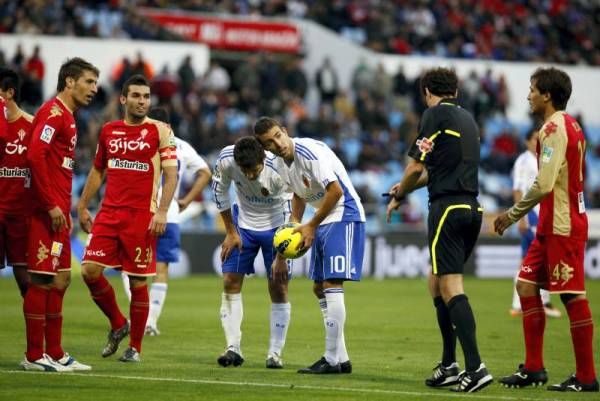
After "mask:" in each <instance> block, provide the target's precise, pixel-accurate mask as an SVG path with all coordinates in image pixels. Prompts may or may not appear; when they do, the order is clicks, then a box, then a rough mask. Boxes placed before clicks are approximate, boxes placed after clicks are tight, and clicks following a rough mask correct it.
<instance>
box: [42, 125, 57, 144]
mask: <svg viewBox="0 0 600 401" xmlns="http://www.w3.org/2000/svg"><path fill="white" fill-rule="evenodd" d="M54 131H55V129H54V127H51V126H49V125H44V128H42V133H41V134H40V139H41V140H42V141H44V142H46V143H50V142H52V137H53V136H54Z"/></svg>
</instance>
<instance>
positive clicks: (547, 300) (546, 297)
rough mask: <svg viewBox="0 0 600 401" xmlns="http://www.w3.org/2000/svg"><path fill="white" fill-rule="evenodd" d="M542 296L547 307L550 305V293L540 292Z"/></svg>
mask: <svg viewBox="0 0 600 401" xmlns="http://www.w3.org/2000/svg"><path fill="white" fill-rule="evenodd" d="M540 295H541V297H542V304H543V305H547V304H549V303H550V293H549V292H548V291H546V290H540Z"/></svg>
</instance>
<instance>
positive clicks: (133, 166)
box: [108, 159, 150, 171]
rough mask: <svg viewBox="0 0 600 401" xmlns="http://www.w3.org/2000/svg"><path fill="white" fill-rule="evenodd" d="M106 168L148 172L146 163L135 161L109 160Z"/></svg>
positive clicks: (148, 167) (148, 168)
mask: <svg viewBox="0 0 600 401" xmlns="http://www.w3.org/2000/svg"><path fill="white" fill-rule="evenodd" d="M108 168H116V169H122V170H133V171H150V165H149V164H148V163H144V162H140V161H137V160H123V159H109V160H108Z"/></svg>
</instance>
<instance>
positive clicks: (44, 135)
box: [27, 113, 64, 210]
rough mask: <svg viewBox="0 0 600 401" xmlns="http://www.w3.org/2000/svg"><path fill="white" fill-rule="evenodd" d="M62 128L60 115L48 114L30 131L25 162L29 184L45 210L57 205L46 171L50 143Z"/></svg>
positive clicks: (62, 122) (62, 120) (47, 171)
mask: <svg viewBox="0 0 600 401" xmlns="http://www.w3.org/2000/svg"><path fill="white" fill-rule="evenodd" d="M63 126H64V119H63V116H62V113H59V114H56V113H49V115H46V116H42V118H39V119H38V120H37V123H36V125H35V126H34V127H32V130H31V133H32V135H31V142H30V143H29V149H28V150H27V161H28V162H29V169H30V171H31V183H32V186H33V188H34V190H35V191H36V193H37V194H38V198H39V202H40V203H41V205H42V206H43V207H44V209H45V210H50V209H52V208H54V207H55V206H57V205H58V201H57V200H56V199H55V197H54V195H53V193H52V191H51V190H50V188H52V185H51V182H50V174H49V170H48V159H49V158H48V156H49V152H50V147H51V146H52V143H53V142H54V141H56V137H57V136H58V135H59V134H60V132H61V131H62V129H63Z"/></svg>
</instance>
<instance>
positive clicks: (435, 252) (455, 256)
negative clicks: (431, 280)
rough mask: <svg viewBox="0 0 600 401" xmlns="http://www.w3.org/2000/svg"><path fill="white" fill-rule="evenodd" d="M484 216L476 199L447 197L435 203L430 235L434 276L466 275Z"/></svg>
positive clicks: (430, 208) (429, 222) (431, 208)
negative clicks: (466, 265)
mask: <svg viewBox="0 0 600 401" xmlns="http://www.w3.org/2000/svg"><path fill="white" fill-rule="evenodd" d="M482 215H483V209H482V208H481V206H479V203H478V202H477V199H476V198H474V197H472V196H446V197H442V198H440V199H436V200H434V201H433V202H431V204H430V205H429V218H428V222H427V223H428V224H427V225H428V233H427V234H428V239H429V253H430V255H431V266H432V271H433V274H435V275H443V274H463V268H464V264H465V262H466V261H467V259H468V258H469V256H470V255H471V252H473V248H474V247H475V243H476V242H477V237H478V236H479V231H480V229H481V220H482Z"/></svg>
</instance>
